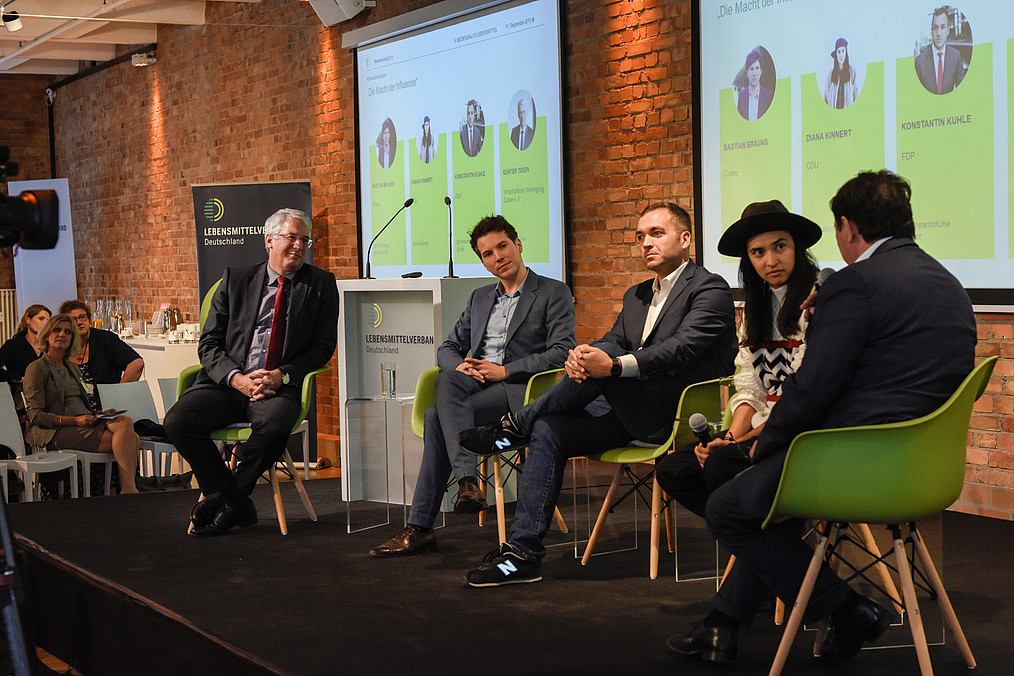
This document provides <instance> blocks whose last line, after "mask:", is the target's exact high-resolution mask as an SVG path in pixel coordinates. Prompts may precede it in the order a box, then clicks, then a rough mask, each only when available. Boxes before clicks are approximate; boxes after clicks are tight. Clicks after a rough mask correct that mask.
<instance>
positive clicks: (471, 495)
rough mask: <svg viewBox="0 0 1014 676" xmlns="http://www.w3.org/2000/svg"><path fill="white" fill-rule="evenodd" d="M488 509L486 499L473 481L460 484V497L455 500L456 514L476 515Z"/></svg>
mask: <svg viewBox="0 0 1014 676" xmlns="http://www.w3.org/2000/svg"><path fill="white" fill-rule="evenodd" d="M484 509H486V498H485V497H484V496H483V494H482V492H481V491H480V490H479V487H478V486H477V485H476V484H474V483H472V482H471V481H462V482H459V483H458V497H457V499H455V500H454V513H455V514H475V513H477V512H481V511H482V510H484Z"/></svg>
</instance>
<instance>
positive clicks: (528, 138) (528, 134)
mask: <svg viewBox="0 0 1014 676" xmlns="http://www.w3.org/2000/svg"><path fill="white" fill-rule="evenodd" d="M534 134H535V130H534V129H532V128H531V127H529V126H528V125H527V124H526V125H525V145H524V146H522V145H521V144H520V143H519V141H521V125H520V124H518V125H515V126H514V127H513V128H512V129H511V143H513V144H514V147H515V148H517V149H518V150H525V149H526V148H528V146H529V145H531V143H532V136H533V135H534Z"/></svg>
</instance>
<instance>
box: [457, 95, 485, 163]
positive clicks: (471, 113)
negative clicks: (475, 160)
mask: <svg viewBox="0 0 1014 676" xmlns="http://www.w3.org/2000/svg"><path fill="white" fill-rule="evenodd" d="M478 109H479V104H478V103H476V101H475V99H469V101H468V104H467V105H466V106H465V126H464V127H462V128H461V134H460V136H461V147H462V149H463V150H464V151H465V154H466V155H468V156H469V157H475V156H476V155H478V154H479V151H480V150H482V136H483V130H482V128H481V127H480V126H479V124H478V122H479V120H478V114H479V113H478Z"/></svg>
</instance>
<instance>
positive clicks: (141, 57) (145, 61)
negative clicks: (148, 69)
mask: <svg viewBox="0 0 1014 676" xmlns="http://www.w3.org/2000/svg"><path fill="white" fill-rule="evenodd" d="M157 60H158V59H156V58H155V52H147V53H145V54H133V55H131V57H130V64H131V65H132V66H137V67H138V68H141V67H144V66H151V65H154V64H155V62H156V61H157Z"/></svg>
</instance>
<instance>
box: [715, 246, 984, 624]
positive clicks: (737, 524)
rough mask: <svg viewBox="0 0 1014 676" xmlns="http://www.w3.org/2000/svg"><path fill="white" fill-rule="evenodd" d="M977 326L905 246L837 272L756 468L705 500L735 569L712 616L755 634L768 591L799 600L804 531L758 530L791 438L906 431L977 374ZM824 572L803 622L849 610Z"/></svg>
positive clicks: (951, 290) (795, 523) (965, 306)
mask: <svg viewBox="0 0 1014 676" xmlns="http://www.w3.org/2000/svg"><path fill="white" fill-rule="evenodd" d="M975 342H976V330H975V318H974V316H973V314H972V306H971V303H970V302H969V300H968V295H967V294H966V293H965V290H964V289H963V288H962V287H961V284H960V283H959V282H958V280H957V279H955V278H954V276H953V275H951V274H950V273H949V272H947V270H945V269H944V267H943V266H942V265H940V263H938V262H937V261H935V260H934V259H933V258H931V257H930V256H929V255H927V254H926V253H925V252H923V250H922V249H920V248H919V247H918V246H917V245H916V244H915V242H913V241H912V240H911V239H907V238H894V239H889V240H887V241H886V242H884V243H883V244H881V245H880V247H879V248H877V249H876V250H875V251H874V253H873V255H872V256H871V257H870V258H868V259H866V260H863V261H860V262H857V263H854V264H852V265H849V266H847V267H845V268H844V269H842V270H840V271H838V272H836V273H835V274H834V275H832V276H831V277H830V278H828V280H827V281H826V282H825V283H824V285H823V286H822V287H821V289H820V293H819V295H818V296H817V305H816V307H815V310H814V315H813V319H812V321H811V322H810V325H809V328H808V329H807V334H806V356H805V357H804V358H803V362H802V364H801V365H800V368H799V370H797V371H796V373H794V374H792V375H790V376H789V377H788V378H787V379H786V380H785V382H784V384H783V385H782V397H781V399H780V400H779V402H778V405H777V406H775V407H774V408H773V409H772V412H771V417H770V418H768V421H767V425H765V427H764V430H763V431H762V432H761V435H760V437H759V438H758V440H757V445H756V448H755V451H754V456H753V462H754V464H753V466H752V467H750V468H748V469H746V470H744V471H743V472H741V473H740V474H739V475H737V476H736V477H735V478H734V479H732V480H731V481H729V482H728V483H726V484H725V485H724V486H722V487H720V488H719V489H718V490H717V491H715V493H713V494H712V496H711V498H710V499H709V500H708V504H707V512H706V518H707V522H708V528H709V529H710V530H711V532H712V533H713V534H714V535H715V537H717V538H718V540H719V542H721V543H722V545H724V546H725V547H726V548H728V550H729V551H730V552H732V553H733V554H735V555H736V565H735V566H733V568H732V571H731V572H730V574H729V576H728V577H727V578H726V580H725V582H724V583H723V584H722V588H721V589H720V590H719V592H718V593H717V594H716V595H715V597H714V599H713V601H712V604H713V606H714V607H715V608H716V609H718V610H720V611H722V612H723V613H725V614H726V615H729V616H731V617H733V618H735V619H736V620H738V621H739V622H740V623H742V624H749V623H750V622H751V620H752V619H753V616H754V613H755V611H756V609H757V607H758V605H759V604H760V602H761V601H763V600H764V598H766V596H767V594H768V590H771V591H772V592H774V593H775V594H776V595H777V596H778V597H779V598H782V599H786V600H789V599H794V598H795V597H796V594H797V593H798V591H799V586H800V584H801V583H802V580H803V576H804V574H805V572H806V567H807V565H808V564H809V562H810V558H811V557H812V555H813V551H812V550H811V549H810V548H809V547H808V546H807V545H806V544H805V543H804V542H803V541H802V540H801V535H802V531H803V522H802V521H801V520H798V519H797V520H790V521H786V522H784V523H781V524H777V525H774V526H770V527H768V528H767V529H766V530H763V531H762V530H761V528H760V525H761V523H762V522H763V520H764V518H765V517H766V516H767V513H768V511H769V509H770V507H771V503H772V501H773V500H774V494H775V490H776V489H777V487H778V480H779V478H780V476H781V470H782V465H783V463H784V459H785V453H786V451H787V450H788V447H789V445H790V444H791V442H792V439H793V438H795V437H796V435H798V434H800V433H801V432H804V431H807V430H814V429H831V428H839V427H854V426H859V425H872V424H880V423H890V422H897V421H901V420H909V419H912V418H917V417H920V416H922V415H925V414H927V413H929V412H931V411H933V410H934V409H936V408H937V407H939V406H940V404H942V403H943V402H944V401H945V400H946V399H947V398H948V397H949V396H950V395H951V394H952V393H953V392H954V390H955V389H956V388H957V386H958V385H959V384H961V381H962V380H963V379H964V378H965V376H966V375H968V373H969V372H970V371H971V370H972V367H973V365H974V356H975ZM847 594H848V588H847V586H845V585H843V584H841V581H840V580H839V579H838V578H837V576H835V575H834V574H833V573H831V572H830V570H829V569H828V568H827V567H826V566H825V567H824V570H823V571H822V572H821V574H820V576H819V577H818V580H817V586H816V588H815V589H814V592H813V597H812V598H813V599H814V600H813V601H812V602H811V603H810V607H809V609H808V611H807V614H806V616H805V618H804V619H805V620H806V621H810V620H813V619H816V618H820V617H823V616H825V615H827V614H829V612H830V611H831V610H834V609H835V608H837V607H838V606H839V605H841V603H843V602H844V600H845V598H846V596H847Z"/></svg>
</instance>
